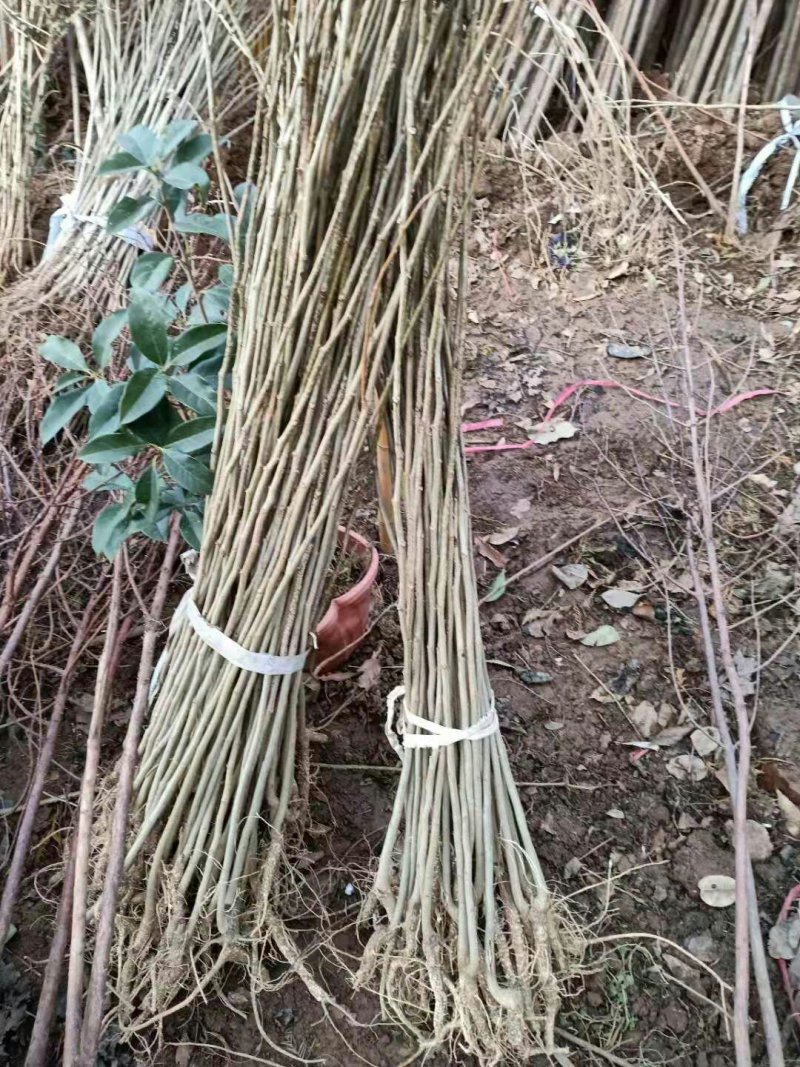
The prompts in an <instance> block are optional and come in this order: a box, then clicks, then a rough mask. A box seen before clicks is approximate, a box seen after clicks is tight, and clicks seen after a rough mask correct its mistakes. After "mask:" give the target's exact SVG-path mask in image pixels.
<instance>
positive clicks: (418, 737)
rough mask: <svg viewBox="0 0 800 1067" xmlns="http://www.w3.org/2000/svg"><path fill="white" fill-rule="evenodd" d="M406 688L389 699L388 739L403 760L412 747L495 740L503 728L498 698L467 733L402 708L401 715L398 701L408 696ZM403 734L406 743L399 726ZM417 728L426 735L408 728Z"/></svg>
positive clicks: (399, 688) (387, 706) (397, 688)
mask: <svg viewBox="0 0 800 1067" xmlns="http://www.w3.org/2000/svg"><path fill="white" fill-rule="evenodd" d="M405 691H406V690H405V686H403V685H398V686H395V688H394V689H393V690H392V691H391V693H390V694H389V696H388V697H387V698H386V737H387V738H388V741H389V744H390V745H391V746H392V748H393V749H394V750H395V752H396V753H397V755H398V756H399V757H400V758H401V759H402V758H403V751H404V749H408V748H444V746H445V745H456V744H458V742H459V741H482V740H483V738H484V737H491V735H492V734H494V733H497V731H498V730H499V729H500V721H499V719H498V718H497V709H496V708H495V706H494V696H493V695H492V697H491V706H490V708H489V710H488V711H487V712H486V714H485V715H482V716H481V718H480V719H478V721H477V722H474V723H473V724H472V725H471V726H468V727H466V729H464V730H459V729H457V728H456V727H455V726H444V725H443V724H442V723H438V722H431V721H430V719H423V718H421V717H420V716H419V715H413V714H412V713H411V712H410V711H408V709H407V708H406V706H405V704H403V705H402V710H401V712H400V715H399V716H398V715H397V701H398V700H400V698H401V697H403V696H404V695H405ZM396 726H397V727H399V729H400V731H401V732H402V735H403V739H402V743H401V742H400V741H398V739H397V733H396V729H395V727H396ZM410 726H415V727H416V728H417V729H418V730H425V731H426V733H425V734H411V733H409V732H408V727H410Z"/></svg>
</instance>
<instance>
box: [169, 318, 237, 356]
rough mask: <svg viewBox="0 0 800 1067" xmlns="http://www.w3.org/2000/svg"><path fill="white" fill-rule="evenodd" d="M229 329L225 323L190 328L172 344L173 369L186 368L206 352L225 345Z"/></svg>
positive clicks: (212, 323) (205, 324)
mask: <svg viewBox="0 0 800 1067" xmlns="http://www.w3.org/2000/svg"><path fill="white" fill-rule="evenodd" d="M227 334H228V327H227V325H226V324H225V323H224V322H209V323H204V324H203V325H202V326H190V327H189V329H188V330H184V332H183V333H182V334H181V335H180V337H177V338H176V339H175V340H174V341H173V342H172V352H171V354H170V357H169V365H170V366H171V367H185V366H187V364H189V363H194V361H195V360H196V359H199V358H200V356H204V355H205V354H206V352H211V351H213V350H214V349H215V348H219V347H220V345H223V344H224V343H225V338H226V337H227Z"/></svg>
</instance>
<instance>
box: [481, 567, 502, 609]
mask: <svg viewBox="0 0 800 1067" xmlns="http://www.w3.org/2000/svg"><path fill="white" fill-rule="evenodd" d="M505 591H506V572H505V571H500V573H499V574H498V575H497V577H496V578H495V580H494V581H493V582H492V584H491V585H490V586H489V591H488V593H487V594H486V596H485V597H484V598H483V599H484V600H485V601H486V603H487V604H491V603H492V601H494V600H499V599H500V597H501V596H502V595H503V594H504V593H505Z"/></svg>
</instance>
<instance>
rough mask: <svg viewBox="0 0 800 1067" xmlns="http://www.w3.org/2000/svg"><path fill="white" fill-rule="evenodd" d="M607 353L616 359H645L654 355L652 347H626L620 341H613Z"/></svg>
mask: <svg viewBox="0 0 800 1067" xmlns="http://www.w3.org/2000/svg"><path fill="white" fill-rule="evenodd" d="M606 352H608V354H609V356H613V358H614V359H645V358H646V357H647V356H652V354H653V350H652V348H651V347H650V345H624V344H621V343H620V342H619V341H612V342H611V343H610V344H609V345H608V346H607V347H606Z"/></svg>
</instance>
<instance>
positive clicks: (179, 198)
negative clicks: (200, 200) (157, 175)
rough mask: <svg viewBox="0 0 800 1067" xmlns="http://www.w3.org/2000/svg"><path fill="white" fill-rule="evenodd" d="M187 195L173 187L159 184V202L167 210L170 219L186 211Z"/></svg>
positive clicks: (162, 183)
mask: <svg viewBox="0 0 800 1067" xmlns="http://www.w3.org/2000/svg"><path fill="white" fill-rule="evenodd" d="M188 199H189V194H188V193H187V192H184V190H183V189H176V188H175V187H174V186H173V185H167V183H166V182H161V185H160V187H159V200H160V202H161V203H162V204H163V205H164V207H165V208H166V209H167V211H168V213H169V216H170V218H174V217H175V216H176V215H177V214H178V213H179V212H181V211H183V212H185V211H186V203H187V201H188Z"/></svg>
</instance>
